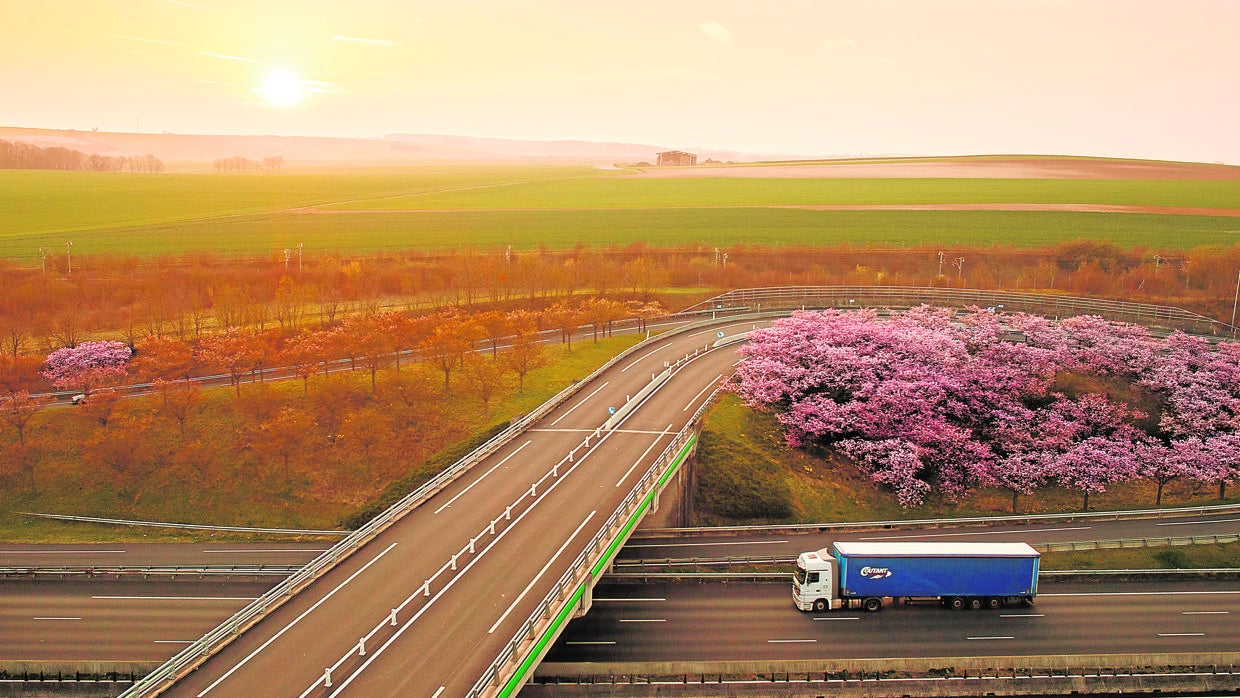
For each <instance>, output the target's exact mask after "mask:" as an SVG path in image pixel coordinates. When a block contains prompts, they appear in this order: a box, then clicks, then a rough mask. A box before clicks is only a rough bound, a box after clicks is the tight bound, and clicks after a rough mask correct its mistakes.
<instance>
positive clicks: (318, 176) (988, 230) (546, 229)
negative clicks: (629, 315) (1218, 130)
mask: <svg viewBox="0 0 1240 698" xmlns="http://www.w3.org/2000/svg"><path fill="white" fill-rule="evenodd" d="M0 191H3V192H4V194H3V195H2V196H0V257H4V258H9V259H15V260H19V263H21V264H23V265H26V266H31V265H36V264H37V263H38V261H39V248H40V247H44V248H47V250H49V251H53V252H56V253H60V252H63V250H64V249H65V243H66V241H69V240H71V241H72V242H73V252H74V253H75V254H99V253H111V254H119V255H132V256H147V255H157V254H178V253H184V252H189V251H197V250H210V251H215V252H219V253H221V254H225V255H239V256H240V255H244V256H254V255H270V254H277V253H278V252H279V250H281V249H283V248H287V247H294V246H296V245H298V244H302V245H304V249H305V251H306V252H307V253H309V254H314V253H315V252H320V253H322V252H330V251H340V252H344V253H365V252H373V251H382V250H395V249H414V250H442V249H452V248H461V247H463V246H474V247H478V248H495V247H500V246H505V245H512V246H514V247H515V248H518V249H531V248H536V247H539V246H542V245H545V246H547V247H549V248H553V249H555V248H565V247H571V246H573V245H576V244H579V243H585V244H587V245H592V246H610V245H618V246H623V245H627V244H630V243H633V242H642V243H645V244H649V245H653V246H663V247H666V246H677V245H685V244H694V243H697V244H702V245H708V246H716V247H718V246H733V245H740V244H748V245H776V246H780V245H815V246H825V245H841V244H844V245H853V246H860V247H874V246H883V247H901V246H915V245H937V246H950V245H969V246H984V245H987V244H995V245H1011V246H1015V247H1022V248H1031V247H1038V246H1042V245H1047V244H1054V243H1057V242H1063V241H1067V240H1074V239H1078V238H1090V239H1096V240H1102V241H1107V242H1113V243H1115V244H1117V245H1121V246H1124V247H1148V248H1153V249H1166V250H1177V249H1181V250H1182V249H1189V248H1192V247H1196V246H1199V245H1212V244H1222V245H1229V244H1232V243H1234V242H1235V240H1236V237H1237V235H1240V218H1236V217H1220V216H1179V215H1162V214H1145V213H1139V214H1138V213H1077V212H1050V211H1043V212H1038V211H815V210H805V209H788V208H778V207H780V206H796V205H835V204H845V205H846V204H855V205H874V204H951V203H1059V204H1064V203H1068V204H1071V203H1078V204H1082V203H1084V204H1111V205H1146V206H1184V207H1205V208H1230V209H1236V208H1240V182H1233V181H1223V182H1216V181H1157V182H1150V181H1121V180H1076V179H1063V180H1039V179H737V178H701V179H638V178H632V177H625V176H624V175H623V173H622V172H619V171H600V170H594V169H591V168H584V167H577V168H569V167H435V168H416V169H415V168H391V169H382V170H381V169H368V170H355V171H351V170H339V171H331V172H327V171H325V172H296V171H293V172H286V173H279V174H255V175H214V174H196V175H195V174H163V175H138V174H115V173H87V172H46V171H13V170H9V171H0ZM308 208H312V209H314V210H316V211H319V212H317V213H307V212H306V209H308Z"/></svg>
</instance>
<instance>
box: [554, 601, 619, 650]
mask: <svg viewBox="0 0 1240 698" xmlns="http://www.w3.org/2000/svg"><path fill="white" fill-rule="evenodd" d="M595 600H596V601H597V599H595ZM564 644H566V645H614V644H616V641H615V640H576V641H572V642H565V643H564Z"/></svg>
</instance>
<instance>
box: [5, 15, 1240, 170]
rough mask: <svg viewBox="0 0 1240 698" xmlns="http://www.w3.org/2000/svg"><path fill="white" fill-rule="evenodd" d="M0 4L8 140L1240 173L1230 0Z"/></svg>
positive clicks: (1237, 19) (1237, 66)
mask: <svg viewBox="0 0 1240 698" xmlns="http://www.w3.org/2000/svg"><path fill="white" fill-rule="evenodd" d="M10 9H11V11H10V12H9V13H8V14H7V15H6V17H5V22H4V23H3V27H2V28H0V80H2V81H3V84H4V85H5V98H4V100H3V104H2V106H0V125H6V126H30V127H46V128H60V129H83V130H89V129H91V128H95V127H97V128H99V129H101V130H106V131H130V130H134V129H135V128H141V129H142V130H144V131H153V132H160V131H172V132H177V133H228V134H254V133H262V134H276V135H321V136H350V137H376V136H382V135H384V134H390V133H431V134H459V135H471V136H487V137H499V138H519V139H538V140H563V139H581V140H594V141H614V142H621V143H645V144H657V145H660V146H666V147H669V148H690V149H691V148H695V147H702V148H721V149H734V150H738V151H745V152H759V153H771V154H781V153H782V154H802V155H849V154H851V155H860V154H969V153H1068V154H1081V155H1111V156H1120V157H1158V158H1166V159H1186V160H1199V161H1207V162H1210V161H1226V162H1236V163H1240V139H1237V138H1236V137H1235V135H1234V125H1235V124H1236V123H1240V81H1237V80H1236V76H1237V75H1240V52H1238V51H1236V50H1235V38H1234V33H1235V32H1234V30H1235V27H1237V26H1240V3H1238V2H1234V1H1233V0H1182V1H1180V2H1174V3H1172V2H1157V1H1149V2H1147V1H1144V0H1138V1H1134V0H938V1H933V2H931V1H926V0H892V2H846V1H844V0H771V1H770V2H740V1H739V0H738V1H735V2H731V1H720V0H685V1H684V2H676V3H666V2H658V1H656V0H632V2H628V3H623V4H614V3H613V4H607V3H581V2H569V1H568V0H529V2H487V3H476V2H448V1H442V2H440V1H433V2H425V3H404V2H390V1H388V0H355V1H354V2H350V3H348V4H347V5H338V4H335V3H305V2H294V1H293V0H256V1H249V0H193V2H185V1H180V0H177V1H174V0H133V1H132V2H107V3H101V2H92V3H87V2H81V1H80V0H47V1H46V2H39V3H22V4H19V5H14V6H13V7H12V8H10ZM273 107H281V108H273Z"/></svg>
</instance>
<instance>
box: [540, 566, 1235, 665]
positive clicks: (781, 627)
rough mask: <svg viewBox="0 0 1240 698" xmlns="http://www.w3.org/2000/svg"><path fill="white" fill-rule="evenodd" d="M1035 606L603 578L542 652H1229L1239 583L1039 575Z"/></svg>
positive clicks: (685, 656)
mask: <svg viewBox="0 0 1240 698" xmlns="http://www.w3.org/2000/svg"><path fill="white" fill-rule="evenodd" d="M1039 591H1040V593H1039V594H1038V597H1037V599H1036V601H1035V603H1034V605H1033V606H1030V607H1024V606H1015V607H1007V608H1003V609H999V610H994V611H951V610H948V609H945V608H941V607H939V606H938V605H937V604H933V603H931V604H928V605H913V606H907V607H905V606H903V605H900V604H897V605H894V606H888V607H885V608H884V609H883V610H882V611H880V612H878V613H865V612H861V611H846V610H840V611H830V612H827V613H804V612H802V611H798V610H797V609H796V607H795V606H793V603H792V585H791V583H788V584H745V583H741V584H736V583H728V584H718V583H708V584H654V585H607V584H603V585H600V586H599V587H598V588H597V589H596V595H595V603H594V608H593V609H592V610H591V611H590V613H588V614H587V615H586V616H584V617H582V618H578V619H576V620H574V621H572V622H571V623H569V625H568V628H567V629H566V630H565V632H564V634H563V635H562V636H561V637H560V640H559V642H557V643H556V645H555V647H554V648H553V649H552V650H551V653H550V654H548V655H547V658H546V659H545V660H544V663H543V669H542V670H541V671H540V673H545V674H554V673H555V669H554V667H552V666H548V665H549V664H553V663H556V662H603V663H611V662H661V663H666V662H723V661H748V660H800V659H809V660H812V659H840V658H871V657H944V656H949V657H950V656H960V657H974V656H1007V655H1044V654H1102V653H1106V654H1110V653H1128V652H1134V653H1145V652H1234V651H1235V650H1236V648H1237V647H1240V623H1238V622H1237V621H1236V619H1237V617H1240V583H1238V582H1235V581H1192V582H1189V581H1184V582H1166V583H1163V582H1159V583H1122V584H1102V583H1091V584H1079V583H1055V584H1046V583H1043V584H1042V585H1041V586H1040V590H1039Z"/></svg>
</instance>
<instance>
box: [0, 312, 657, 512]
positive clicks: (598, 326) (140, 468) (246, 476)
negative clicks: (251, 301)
mask: <svg viewBox="0 0 1240 698" xmlns="http://www.w3.org/2000/svg"><path fill="white" fill-rule="evenodd" d="M635 311H636V312H642V311H645V312H647V313H653V314H660V313H661V312H662V311H661V309H658V308H636V309H634V308H630V307H626V306H625V305H623V304H621V303H618V302H614V301H607V300H605V299H590V300H588V301H585V302H583V303H580V304H578V305H573V306H569V305H564V304H559V305H555V306H552V307H551V308H548V309H547V310H546V311H543V312H531V311H528V310H523V309H518V310H513V311H509V312H500V311H488V312H482V313H476V314H472V315H467V314H463V313H457V312H441V313H435V314H430V315H422V316H418V315H412V314H409V313H406V312H389V313H377V314H369V315H365V314H359V315H355V316H351V317H349V318H347V319H346V320H344V321H342V322H340V323H338V324H336V325H334V326H332V327H327V328H318V329H307V330H304V331H302V332H300V333H298V334H296V335H292V336H285V335H282V334H281V333H279V332H277V331H274V330H269V331H265V332H260V331H257V330H254V329H248V328H247V329H235V330H230V331H228V332H224V333H221V334H217V335H211V336H209V337H206V338H204V339H203V340H202V341H200V342H197V343H195V344H189V343H185V342H181V341H180V340H177V339H175V338H171V337H163V338H154V337H153V338H148V339H146V340H145V341H143V342H142V343H140V344H139V345H138V350H137V351H136V352H134V353H133V354H132V355H131V354H130V350H129V348H128V347H127V346H126V345H125V344H123V343H121V342H115V341H92V342H83V343H81V344H79V345H78V346H77V347H74V348H63V349H59V350H57V351H55V352H53V353H52V354H51V355H49V356H48V357H47V359H46V361H45V363H44V366H43V370H42V373H43V378H44V379H45V380H48V381H51V382H53V383H54V384H55V385H56V387H58V388H63V389H70V390H75V391H78V390H80V391H83V392H84V393H86V395H87V397H86V399H85V401H84V402H83V403H82V404H81V405H80V406H79V407H75V408H73V409H72V410H62V411H54V412H40V410H41V408H43V407H45V406H46V404H47V403H46V402H45V401H41V400H39V399H38V398H36V397H34V396H32V395H31V394H30V393H29V392H28V391H25V390H17V391H13V390H11V387H12V386H11V385H10V386H9V389H8V391H7V392H6V393H5V394H4V395H3V396H0V419H2V420H3V422H0V423H2V424H6V425H7V427H9V430H8V434H7V436H5V437H3V438H0V443H3V444H4V448H0V478H4V477H7V478H8V479H10V480H11V481H13V482H22V483H24V485H25V487H24V488H23V489H24V490H25V491H26V492H28V493H31V494H33V493H37V492H39V491H40V489H41V488H45V487H49V488H53V489H59V488H62V487H63V486H64V485H65V483H66V482H69V481H71V480H73V479H74V478H79V479H82V480H83V481H84V482H86V481H88V482H90V483H91V486H93V487H97V488H101V489H105V490H109V491H111V490H115V492H116V496H117V497H119V499H120V500H121V501H120V502H119V503H118V507H119V508H120V509H121V510H124V511H130V512H136V511H139V510H140V509H141V506H140V504H141V500H142V499H143V497H144V496H145V495H146V494H147V493H153V492H156V491H158V490H159V489H160V488H164V487H185V486H187V485H188V486H189V489H190V490H191V491H196V489H195V488H200V487H204V486H208V485H209V486H211V487H212V488H217V489H221V490H222V491H230V489H235V488H236V487H237V486H239V485H240V482H249V483H251V484H253V485H254V486H255V487H257V488H259V489H261V490H262V492H264V493H265V494H263V495H262V496H265V497H272V498H277V499H288V498H301V497H307V496H309V497H318V498H321V499H322V500H323V501H325V502H333V503H336V504H338V505H339V506H340V507H341V508H340V511H341V512H346V511H347V510H348V508H349V506H356V505H358V504H360V503H362V502H365V501H368V499H369V498H370V497H373V496H374V495H375V494H376V493H377V491H378V490H379V489H381V488H382V487H384V486H386V484H387V483H388V482H390V481H391V479H393V478H394V477H396V476H399V475H402V474H405V473H408V472H410V469H415V468H417V467H418V466H419V464H420V463H421V462H422V461H423V460H424V459H426V458H427V457H428V456H429V455H430V454H431V453H433V452H435V451H436V450H438V449H439V448H442V447H443V445H444V444H446V443H450V442H451V441H453V440H458V439H460V438H463V437H464V436H465V435H467V434H468V433H469V431H470V429H476V428H479V426H480V425H481V424H482V423H484V422H485V419H486V416H487V415H488V414H489V412H490V409H491V406H492V405H493V403H494V402H495V401H496V400H498V399H500V398H502V397H503V396H504V395H506V394H508V393H510V392H511V391H514V390H523V389H524V383H525V379H526V377H527V376H528V375H529V373H530V372H531V371H534V370H536V369H537V368H539V367H542V366H544V365H546V364H547V363H548V361H549V360H550V356H549V355H548V351H549V350H548V347H547V344H546V342H545V339H546V335H547V333H546V330H550V331H551V332H552V333H555V334H560V335H563V336H565V339H568V337H567V333H569V332H570V330H572V331H578V330H579V328H581V327H583V326H584V327H587V328H589V330H588V332H589V334H588V336H592V337H594V339H595V340H596V341H597V340H599V339H601V338H602V337H603V336H605V335H607V334H608V333H609V332H610V327H611V325H612V324H613V323H614V321H615V320H618V319H621V318H626V317H631V316H632V313H633V312H635ZM555 334H553V335H552V336H555ZM563 349H564V350H566V351H571V347H570V345H569V343H568V342H567V341H566V342H565V343H564V345H563ZM275 367H278V369H279V370H278V371H274V372H273V370H272V369H273V368H275ZM273 373H275V374H278V375H279V376H280V377H282V378H293V379H299V380H297V383H293V384H290V383H272V382H270V380H271V375H272V374H273ZM200 374H212V375H215V374H221V375H226V376H228V377H229V379H230V381H231V383H232V386H233V388H234V390H232V391H229V392H231V397H228V394H227V393H225V394H219V393H216V394H211V393H208V392H206V391H204V390H203V388H202V387H201V385H202V384H201V382H199V381H190V380H188V378H190V377H191V376H196V375H200ZM246 378H251V379H252V381H251V382H249V383H246V382H245V380H244V379H246ZM136 382H142V383H149V384H150V385H151V386H152V388H151V390H150V393H151V394H150V395H149V396H146V397H137V398H134V399H121V398H122V395H123V393H122V392H121V391H119V390H115V389H113V388H114V386H116V385H118V384H125V383H136ZM298 384H299V385H298ZM75 425H76V426H75ZM83 432H85V435H83ZM229 478H235V479H237V480H238V482H236V483H230V482H229V481H228V479H229ZM174 481H175V482H174ZM251 494H252V493H251ZM202 496H204V497H205V496H211V497H214V496H216V494H214V493H205V492H204V493H203V494H202ZM346 500H347V501H346Z"/></svg>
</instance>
